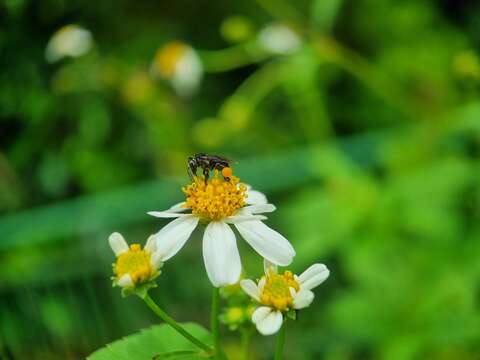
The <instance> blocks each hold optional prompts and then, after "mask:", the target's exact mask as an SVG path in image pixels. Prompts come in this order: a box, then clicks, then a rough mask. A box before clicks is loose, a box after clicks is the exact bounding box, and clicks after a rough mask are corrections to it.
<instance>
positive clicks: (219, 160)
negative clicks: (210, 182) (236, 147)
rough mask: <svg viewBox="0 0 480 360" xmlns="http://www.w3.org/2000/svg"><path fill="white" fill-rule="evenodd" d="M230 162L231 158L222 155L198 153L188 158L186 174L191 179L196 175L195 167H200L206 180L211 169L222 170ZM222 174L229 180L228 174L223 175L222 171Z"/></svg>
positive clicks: (228, 165)
mask: <svg viewBox="0 0 480 360" xmlns="http://www.w3.org/2000/svg"><path fill="white" fill-rule="evenodd" d="M231 162H232V160H230V159H227V158H224V157H223V156H218V155H208V154H205V153H198V154H195V155H193V156H190V157H189V158H188V162H187V170H188V175H189V176H190V179H192V180H193V178H194V177H195V176H196V175H197V168H201V169H202V170H203V176H204V177H205V182H206V181H207V179H208V177H209V176H210V171H211V170H214V169H216V170H219V171H221V172H222V170H223V169H225V168H229V167H230V163H231ZM222 175H224V178H225V180H227V181H228V180H229V178H228V176H225V174H224V173H223V172H222Z"/></svg>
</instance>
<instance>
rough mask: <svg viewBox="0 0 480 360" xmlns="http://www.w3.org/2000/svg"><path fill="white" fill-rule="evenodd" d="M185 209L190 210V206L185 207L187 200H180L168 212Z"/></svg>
mask: <svg viewBox="0 0 480 360" xmlns="http://www.w3.org/2000/svg"><path fill="white" fill-rule="evenodd" d="M185 210H189V208H187V207H185V201H183V202H179V203H178V204H175V205H173V206H172V207H171V208H170V209H168V210H167V211H168V212H182V211H185Z"/></svg>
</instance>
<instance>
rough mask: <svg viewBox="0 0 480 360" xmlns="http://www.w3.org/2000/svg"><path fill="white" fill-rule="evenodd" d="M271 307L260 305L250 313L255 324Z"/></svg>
mask: <svg viewBox="0 0 480 360" xmlns="http://www.w3.org/2000/svg"><path fill="white" fill-rule="evenodd" d="M272 311H273V309H272V308H271V307H269V306H260V307H259V308H257V309H256V310H255V311H254V312H253V314H252V322H253V323H254V324H256V323H257V322H259V321H261V320H262V319H264V318H265V317H266V316H267V315H268V314H270V313H271V312H272Z"/></svg>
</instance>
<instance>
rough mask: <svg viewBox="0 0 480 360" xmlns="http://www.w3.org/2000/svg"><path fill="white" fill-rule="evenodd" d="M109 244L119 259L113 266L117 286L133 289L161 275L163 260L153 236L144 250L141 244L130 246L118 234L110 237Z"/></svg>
mask: <svg viewBox="0 0 480 360" xmlns="http://www.w3.org/2000/svg"><path fill="white" fill-rule="evenodd" d="M108 242H109V244H110V247H111V248H112V250H113V252H114V253H115V256H116V257H117V260H116V261H115V263H114V264H113V272H114V274H115V276H114V278H113V281H114V284H115V285H117V286H120V287H122V288H126V289H133V288H135V287H137V286H138V285H141V284H144V283H147V282H149V281H151V280H153V279H154V278H156V277H157V276H158V275H160V271H159V269H160V267H161V266H162V258H161V255H160V252H159V251H157V248H156V243H155V237H154V236H153V235H152V236H150V237H149V238H148V240H147V243H146V245H145V247H144V248H143V249H142V247H141V246H140V245H139V244H132V245H130V246H128V244H127V242H126V241H125V239H124V238H123V236H122V235H121V234H120V233H117V232H115V233H113V234H111V235H110V236H109V238H108Z"/></svg>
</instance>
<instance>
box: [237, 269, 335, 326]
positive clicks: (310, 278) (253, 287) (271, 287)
mask: <svg viewBox="0 0 480 360" xmlns="http://www.w3.org/2000/svg"><path fill="white" fill-rule="evenodd" d="M329 275H330V271H329V270H328V269H327V267H326V266H325V265H324V264H313V265H312V266H310V267H309V268H308V269H307V270H305V271H304V272H303V273H302V274H301V275H300V276H297V275H294V274H293V273H292V272H290V271H285V272H284V273H283V274H279V273H278V271H277V267H276V265H274V264H272V263H270V262H269V261H265V276H263V277H262V278H261V279H260V280H259V281H258V284H257V283H255V282H254V281H253V280H241V281H240V286H241V287H242V289H243V291H245V292H246V293H247V294H248V295H249V296H250V297H251V298H253V299H254V300H255V301H256V302H258V303H260V304H261V305H262V306H260V307H258V308H257V309H256V310H255V311H254V313H253V315H252V322H253V323H254V324H255V325H256V327H257V330H258V331H259V332H260V333H261V334H262V335H272V334H275V333H276V332H277V331H278V330H279V329H280V327H281V326H282V323H283V313H285V312H288V311H289V310H291V309H294V310H299V309H303V308H306V307H307V306H309V305H310V304H311V303H312V301H313V298H314V297H315V295H314V294H313V292H312V291H311V290H312V289H313V288H315V287H317V286H318V285H320V284H321V283H322V282H324V281H325V280H326V279H327V278H328V276H329Z"/></svg>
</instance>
